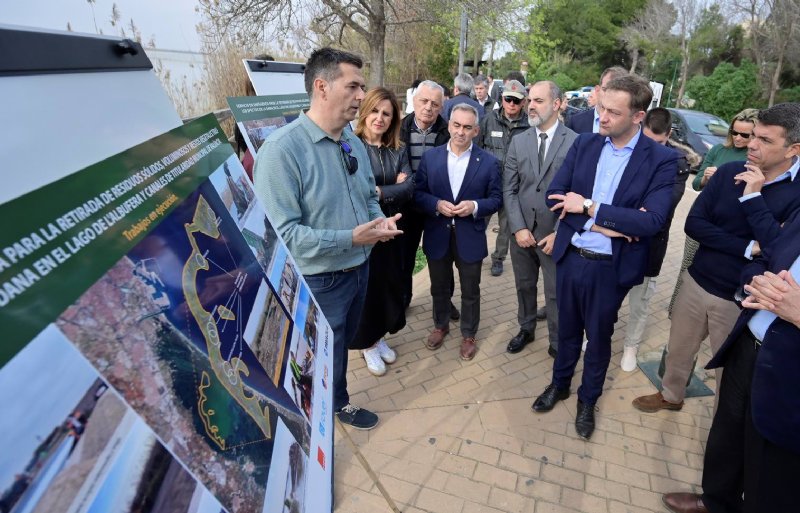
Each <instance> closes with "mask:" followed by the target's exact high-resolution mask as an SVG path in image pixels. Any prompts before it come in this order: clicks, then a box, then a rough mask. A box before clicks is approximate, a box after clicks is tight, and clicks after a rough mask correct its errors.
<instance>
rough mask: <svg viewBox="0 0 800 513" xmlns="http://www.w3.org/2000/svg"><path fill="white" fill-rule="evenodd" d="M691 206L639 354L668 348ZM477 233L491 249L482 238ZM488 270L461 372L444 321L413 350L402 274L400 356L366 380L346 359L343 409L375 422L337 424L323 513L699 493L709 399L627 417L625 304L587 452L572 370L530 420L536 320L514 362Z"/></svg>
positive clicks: (645, 388) (420, 283)
mask: <svg viewBox="0 0 800 513" xmlns="http://www.w3.org/2000/svg"><path fill="white" fill-rule="evenodd" d="M695 197H696V193H694V192H692V191H691V189H689V190H687V192H686V194H685V195H684V198H683V201H682V202H681V204H680V206H679V207H678V211H677V213H676V215H675V220H674V222H673V227H672V233H671V239H670V245H669V251H668V253H667V258H666V261H665V262H664V267H663V269H662V272H661V276H660V277H659V280H658V284H657V290H656V294H655V296H654V297H653V299H652V301H651V317H650V322H649V323H648V326H647V330H646V333H645V338H644V342H643V344H642V347H641V348H640V350H639V355H640V357H641V356H642V355H644V354H645V353H648V352H650V351H660V350H661V347H662V346H663V345H664V344H665V343H666V341H667V339H668V336H669V327H670V321H669V319H668V318H667V306H668V304H669V300H670V297H671V295H672V290H673V287H674V285H675V280H676V278H677V273H678V270H679V269H680V263H681V258H682V255H683V244H684V234H683V224H684V220H685V218H686V213H687V212H688V209H689V207H690V206H691V202H693V201H694V198H695ZM487 235H488V236H489V246H490V250H489V251H490V252H491V251H492V250H493V248H494V237H495V234H494V233H492V232H491V230H490V231H488V232H487ZM489 266H490V261H489V259H487V260H486V261H485V262H484V268H483V276H482V283H481V292H482V299H481V328H480V331H479V332H478V336H477V340H478V347H479V350H478V354H477V356H476V357H475V359H474V360H473V361H471V362H462V361H461V360H460V359H459V357H458V349H459V346H460V340H461V339H460V336H459V330H458V325H457V323H453V324H451V332H450V335H448V336H447V338H446V339H445V344H444V345H443V346H442V347H441V348H440V349H439V350H437V351H429V350H428V349H426V348H425V345H424V341H425V338H426V337H427V335H428V332H429V330H430V329H431V327H432V321H431V312H430V309H431V305H430V294H429V281H428V275H427V270H423V271H422V272H420V273H419V274H418V275H416V276H415V281H414V299H413V301H412V302H411V308H410V309H409V311H408V325H407V326H406V328H405V329H403V330H402V331H401V332H400V333H398V334H396V335H393V336H390V337H389V338H388V339H387V341H388V343H389V345H390V346H392V347H393V348H394V349H395V350H397V352H398V355H399V356H398V360H397V362H396V363H394V364H392V365H390V366H388V371H387V373H386V375H384V376H382V377H379V378H377V377H374V376H372V375H371V374H370V373H369V372H368V371H367V369H366V366H365V364H364V360H363V358H361V357H360V355H359V354H357V353H356V352H353V351H351V354H350V367H349V368H350V375H349V376H348V382H349V385H350V394H351V398H352V402H353V403H354V404H357V405H360V406H366V407H369V408H370V409H373V410H375V411H376V412H377V413H378V414H379V415H380V417H381V421H380V424H379V425H378V426H377V427H376V428H375V429H374V430H372V431H368V432H363V431H357V430H353V429H351V428H349V427H348V428H344V427H343V426H342V425H341V424H339V423H338V422H337V426H336V448H335V451H336V455H335V467H334V468H335V478H334V489H335V492H334V497H335V511H336V513H361V512H364V513H367V512H369V513H383V512H397V511H402V512H405V513H421V512H429V513H499V512H515V513H516V512H529V513H546V512H547V513H549V512H552V513H556V512H563V513H566V512H586V513H591V512H603V513H605V512H612V513H623V512H630V513H638V512H663V511H667V510H666V509H665V508H664V507H663V506H662V504H661V494H662V493H664V492H667V491H674V490H685V491H690V490H699V483H700V480H701V476H702V465H703V448H704V444H705V439H706V436H707V434H708V428H709V426H710V424H711V411H712V408H713V403H714V398H713V397H704V398H700V399H688V400H687V401H686V404H685V406H684V408H683V410H682V411H680V412H660V413H658V414H642V413H640V412H638V411H637V410H635V409H634V408H633V407H632V406H631V400H632V399H633V398H634V397H636V396H638V395H642V394H645V393H652V392H653V391H654V388H653V386H652V385H651V384H650V382H649V381H648V380H647V378H646V377H645V376H644V374H643V373H642V372H641V371H640V370H638V369H637V370H636V371H634V372H631V373H626V372H623V371H622V370H621V369H620V367H619V361H620V357H621V354H622V341H623V338H624V335H625V325H626V322H627V319H628V307H627V302H626V303H625V304H624V305H623V307H622V309H621V311H620V316H619V321H618V322H617V329H616V332H615V334H614V338H613V345H612V357H611V366H610V368H609V370H608V377H607V378H606V386H605V391H604V393H603V396H602V397H601V398H600V401H599V402H598V407H599V412H598V414H597V429H596V431H595V433H594V435H593V436H592V439H591V441H589V442H586V441H583V440H582V439H580V438H578V436H577V435H576V434H575V428H574V416H575V401H576V396H575V394H574V392H575V390H576V389H577V386H578V384H579V383H580V371H581V369H582V364H579V366H578V375H576V377H575V379H574V380H573V387H572V389H573V395H572V396H571V397H570V398H569V399H568V400H567V401H563V402H561V403H559V404H558V406H557V407H556V408H555V410H553V411H552V412H550V413H547V414H543V415H539V414H534V413H533V412H532V411H531V404H532V402H533V399H534V398H535V397H536V396H537V395H538V394H539V393H541V392H542V390H543V389H544V387H545V386H546V385H547V384H548V383H549V382H550V376H551V369H552V362H553V360H552V359H551V358H550V357H549V356H548V355H547V326H546V323H544V322H540V323H539V327H537V329H536V339H535V342H533V343H531V344H529V345H528V346H527V347H526V348H525V349H524V350H523V351H522V352H521V353H519V354H516V355H511V354H508V353H506V351H505V347H506V344H507V343H508V341H509V339H510V338H511V337H512V336H514V335H515V334H516V333H517V331H518V325H517V321H516V317H517V300H516V291H515V288H514V277H513V273H512V270H511V261H510V259H508V258H507V259H506V265H505V269H506V270H505V272H504V273H503V275H502V276H500V277H496V278H495V277H492V276H491V275H490V274H489ZM539 289H540V291H541V289H542V287H541V284H540V287H539ZM540 301H541V295H540ZM458 304H459V302H458V291H456V305H458ZM709 358H710V353H709V349H708V344H704V345H703V349H702V352H701V355H700V358H699V362H698V368H700V371H699V372H700V375H701V376H703V377H704V378H705V382H706V384H708V385H709V386H710V387H711V388H712V389H713V388H714V387H715V383H714V379H713V373H710V374H706V373H705V371H704V370H702V368H701V367H702V365H704V364H705V363H706V362H707V361H708V359H709Z"/></svg>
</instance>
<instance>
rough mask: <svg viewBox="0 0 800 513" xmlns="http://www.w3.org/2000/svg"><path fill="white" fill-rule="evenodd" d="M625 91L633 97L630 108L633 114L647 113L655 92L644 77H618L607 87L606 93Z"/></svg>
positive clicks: (626, 75) (627, 75)
mask: <svg viewBox="0 0 800 513" xmlns="http://www.w3.org/2000/svg"><path fill="white" fill-rule="evenodd" d="M609 90H611V91H624V92H626V93H628V94H629V95H630V96H631V101H630V103H629V106H630V108H631V110H632V111H633V112H639V111H647V108H648V107H650V102H651V101H652V100H653V90H652V89H650V84H649V83H648V82H647V81H646V80H645V79H643V78H642V77H639V76H636V75H630V74H625V75H623V76H621V77H617V78H615V79H613V80H611V82H609V83H608V85H606V91H609Z"/></svg>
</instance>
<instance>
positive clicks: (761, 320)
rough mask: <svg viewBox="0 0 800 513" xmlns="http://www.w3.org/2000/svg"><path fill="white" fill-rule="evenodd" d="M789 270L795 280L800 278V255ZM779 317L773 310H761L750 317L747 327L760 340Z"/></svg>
mask: <svg viewBox="0 0 800 513" xmlns="http://www.w3.org/2000/svg"><path fill="white" fill-rule="evenodd" d="M789 272H790V273H792V278H794V280H795V281H798V280H800V256H798V257H797V258H795V259H794V263H793V264H792V266H791V267H790V268H789ZM777 318H778V316H777V315H775V314H774V313H772V312H768V311H767V310H759V311H757V312H756V314H755V315H754V316H753V317H751V318H750V321H749V322H748V323H747V327H748V328H750V332H751V333H752V334H753V336H755V337H756V338H757V339H758V340H764V337H766V336H767V330H768V329H769V327H770V325H771V324H772V323H773V321H775V319H777Z"/></svg>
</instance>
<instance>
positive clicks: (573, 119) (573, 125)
mask: <svg viewBox="0 0 800 513" xmlns="http://www.w3.org/2000/svg"><path fill="white" fill-rule="evenodd" d="M627 74H628V71H627V70H625V68H622V67H620V66H612V67H610V68H606V69H605V70H603V73H602V74H601V75H600V83H599V84H597V85H596V86H594V98H595V107H594V108H593V109H586V110H582V111H580V112H578V113H576V114H573V115H572V116H570V117H569V119H567V121H566V123H564V124H565V125H567V128H569V129H570V130H572V131H573V132H575V133H576V134H592V133H595V134H596V133H598V132H599V130H600V103H601V100H602V98H603V91H605V88H606V86H607V85H608V83H609V82H611V81H612V80H613V79H615V78H618V77H621V76H624V75H627Z"/></svg>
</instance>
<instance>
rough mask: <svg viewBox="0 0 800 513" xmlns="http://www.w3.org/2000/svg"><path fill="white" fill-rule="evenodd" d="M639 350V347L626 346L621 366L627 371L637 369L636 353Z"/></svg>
mask: <svg viewBox="0 0 800 513" xmlns="http://www.w3.org/2000/svg"><path fill="white" fill-rule="evenodd" d="M638 352H639V348H638V347H635V346H634V347H626V348H625V350H624V351H623V352H622V361H621V362H620V367H622V370H624V371H625V372H632V371H634V370H636V363H637V362H636V353H638Z"/></svg>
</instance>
